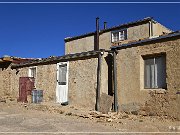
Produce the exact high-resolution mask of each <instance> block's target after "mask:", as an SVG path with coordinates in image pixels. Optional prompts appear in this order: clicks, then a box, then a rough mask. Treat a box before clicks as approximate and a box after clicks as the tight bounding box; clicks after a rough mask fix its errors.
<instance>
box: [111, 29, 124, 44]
mask: <svg viewBox="0 0 180 135" xmlns="http://www.w3.org/2000/svg"><path fill="white" fill-rule="evenodd" d="M111 35H112V42H116V41H120V40H126V39H127V30H120V31H114V32H112V33H111Z"/></svg>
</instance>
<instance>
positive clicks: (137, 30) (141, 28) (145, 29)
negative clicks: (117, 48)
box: [127, 23, 149, 40]
mask: <svg viewBox="0 0 180 135" xmlns="http://www.w3.org/2000/svg"><path fill="white" fill-rule="evenodd" d="M147 37H149V23H146V24H142V25H138V26H133V27H129V28H128V29H127V39H128V40H138V39H143V38H147Z"/></svg>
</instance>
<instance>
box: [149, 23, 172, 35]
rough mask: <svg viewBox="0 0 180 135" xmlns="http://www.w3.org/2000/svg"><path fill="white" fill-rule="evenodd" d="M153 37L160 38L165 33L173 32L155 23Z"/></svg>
mask: <svg viewBox="0 0 180 135" xmlns="http://www.w3.org/2000/svg"><path fill="white" fill-rule="evenodd" d="M152 32H153V36H159V35H162V34H163V33H170V32H172V31H171V30H169V29H168V28H166V27H165V26H163V25H161V24H160V23H153V31H152Z"/></svg>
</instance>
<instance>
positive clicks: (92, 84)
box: [68, 58, 98, 108]
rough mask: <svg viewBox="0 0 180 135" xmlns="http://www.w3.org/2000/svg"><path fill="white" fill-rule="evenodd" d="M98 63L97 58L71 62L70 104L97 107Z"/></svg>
mask: <svg viewBox="0 0 180 135" xmlns="http://www.w3.org/2000/svg"><path fill="white" fill-rule="evenodd" d="M97 64H98V60H97V58H91V59H85V60H76V61H70V62H69V78H68V79H69V82H68V93H69V94H68V97H69V102H70V104H72V105H77V106H81V107H89V108H94V107H95V102H96V86H97Z"/></svg>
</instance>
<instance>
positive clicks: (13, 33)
mask: <svg viewBox="0 0 180 135" xmlns="http://www.w3.org/2000/svg"><path fill="white" fill-rule="evenodd" d="M1 1H2V0H1ZM11 1H13V0H11ZM39 1H42V0H39ZM54 1H55V0H54ZM56 1H57V0H56ZM69 1H73V0H69ZM79 1H81V0H79ZM92 1H93V0H92ZM99 1H102V0H99ZM114 1H117V0H114ZM131 1H133V0H131ZM151 1H153V0H151ZM174 1H177V0H174ZM97 16H98V17H100V27H101V28H102V27H103V22H104V21H107V22H108V23H107V26H108V27H111V26H114V25H119V24H122V23H127V22H131V21H136V20H138V19H142V18H144V17H147V16H152V17H154V19H155V20H157V21H158V22H160V23H161V24H163V25H165V26H166V27H168V28H170V29H172V30H174V31H175V30H180V3H179V4H117V3H116V4H97V3H96V4H85V3H84V4H72V3H71V4H52V3H51V4H17V3H16V4H12V3H11V4H2V3H0V57H2V56H3V55H5V54H6V55H10V56H18V57H31V58H32V57H35V58H39V57H49V56H60V55H63V54H64V38H65V37H71V36H77V35H80V34H84V33H87V32H92V31H95V18H96V17H97Z"/></svg>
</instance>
